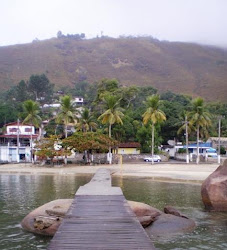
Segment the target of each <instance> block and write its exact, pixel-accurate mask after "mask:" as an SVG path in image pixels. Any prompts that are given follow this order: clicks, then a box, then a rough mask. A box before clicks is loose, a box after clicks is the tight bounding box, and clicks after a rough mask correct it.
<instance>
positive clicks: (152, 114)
mask: <svg viewBox="0 0 227 250" xmlns="http://www.w3.org/2000/svg"><path fill="white" fill-rule="evenodd" d="M159 105H160V96H159V95H152V96H149V97H147V101H146V106H147V109H146V111H145V113H144V114H143V115H142V116H143V123H144V124H145V125H146V124H148V122H151V127H152V134H151V155H152V156H153V155H154V139H155V138H154V137H155V135H154V130H155V125H156V124H158V123H161V122H163V121H165V120H166V116H165V113H164V112H163V111H162V110H160V109H159ZM153 163H154V162H153V161H152V164H153Z"/></svg>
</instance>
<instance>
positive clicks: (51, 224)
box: [21, 199, 73, 236]
mask: <svg viewBox="0 0 227 250" xmlns="http://www.w3.org/2000/svg"><path fill="white" fill-rule="evenodd" d="M72 201H73V199H59V200H54V201H51V202H48V203H46V204H44V205H43V206H41V207H38V208H36V209H35V210H34V211H32V212H31V213H29V214H28V215H27V216H26V217H25V218H24V219H23V220H22V222H21V226H22V227H23V228H24V229H25V230H28V231H30V232H33V233H37V234H42V235H49V236H53V235H54V234H55V232H56V231H57V230H58V227H59V226H60V224H61V221H62V219H63V217H64V216H65V214H66V213H67V211H68V209H69V207H70V206H71V204H72Z"/></svg>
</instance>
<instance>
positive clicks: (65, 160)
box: [64, 124, 68, 164]
mask: <svg viewBox="0 0 227 250" xmlns="http://www.w3.org/2000/svg"><path fill="white" fill-rule="evenodd" d="M67 128H68V127H67V124H66V125H65V138H67V137H68V131H67ZM64 162H65V164H67V154H65V159H64Z"/></svg>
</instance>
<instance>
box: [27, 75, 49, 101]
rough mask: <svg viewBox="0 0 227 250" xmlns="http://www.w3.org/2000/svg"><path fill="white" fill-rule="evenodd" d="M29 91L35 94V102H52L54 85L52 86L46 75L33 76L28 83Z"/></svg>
mask: <svg viewBox="0 0 227 250" xmlns="http://www.w3.org/2000/svg"><path fill="white" fill-rule="evenodd" d="M28 89H29V91H31V92H32V93H33V94H34V97H35V100H36V101H38V100H39V101H40V102H41V103H45V102H48V100H52V96H53V90H54V84H51V83H50V81H49V79H48V78H47V77H46V75H45V74H41V75H31V76H30V79H29V81H28Z"/></svg>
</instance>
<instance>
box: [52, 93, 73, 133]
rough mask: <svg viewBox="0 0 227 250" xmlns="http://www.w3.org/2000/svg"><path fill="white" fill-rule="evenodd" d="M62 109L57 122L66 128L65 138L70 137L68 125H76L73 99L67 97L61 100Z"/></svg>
mask: <svg viewBox="0 0 227 250" xmlns="http://www.w3.org/2000/svg"><path fill="white" fill-rule="evenodd" d="M60 103H61V107H60V112H59V114H58V115H57V118H56V122H57V123H59V124H61V123H63V124H64V128H65V137H66V138H67V137H68V131H67V129H68V125H69V123H75V121H76V117H75V112H76V109H75V105H74V103H73V102H72V98H71V97H70V96H68V95H65V96H63V97H62V98H61V101H60Z"/></svg>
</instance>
